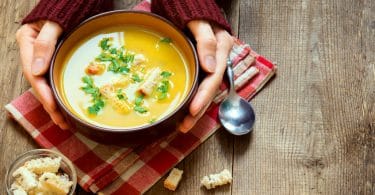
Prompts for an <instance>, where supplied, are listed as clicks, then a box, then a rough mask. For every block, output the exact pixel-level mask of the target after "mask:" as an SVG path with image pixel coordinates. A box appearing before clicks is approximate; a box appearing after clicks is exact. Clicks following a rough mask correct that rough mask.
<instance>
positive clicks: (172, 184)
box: [164, 168, 184, 191]
mask: <svg viewBox="0 0 375 195" xmlns="http://www.w3.org/2000/svg"><path fill="white" fill-rule="evenodd" d="M183 172H184V171H182V170H179V169H176V168H173V169H172V171H171V172H170V173H169V175H168V177H167V179H165V180H164V187H165V188H167V189H168V190H172V191H175V190H176V188H177V186H178V183H179V182H180V180H181V178H182V174H183Z"/></svg>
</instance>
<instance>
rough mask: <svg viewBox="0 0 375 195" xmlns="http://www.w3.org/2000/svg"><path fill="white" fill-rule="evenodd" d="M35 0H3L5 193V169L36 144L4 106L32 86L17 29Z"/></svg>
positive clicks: (0, 78) (0, 150)
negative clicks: (25, 71)
mask: <svg viewBox="0 0 375 195" xmlns="http://www.w3.org/2000/svg"><path fill="white" fill-rule="evenodd" d="M34 5H35V1H25V2H24V1H22V2H21V1H17V2H16V1H11V0H2V1H0V9H1V10H2V11H1V12H0V43H1V46H0V59H1V61H0V67H1V69H0V87H1V95H0V106H1V108H0V118H1V120H0V159H1V160H0V166H1V169H0V183H1V185H2V187H1V188H0V189H1V191H0V192H1V194H6V192H5V187H3V184H4V179H5V172H6V169H7V168H8V167H9V165H10V163H11V162H12V161H13V160H14V159H15V158H16V156H18V155H20V154H21V153H24V152H26V151H28V150H30V149H32V148H34V147H36V144H35V143H34V141H33V140H32V139H31V138H30V136H29V135H28V134H27V133H26V131H24V130H23V128H22V127H20V126H19V125H18V124H17V123H15V122H14V121H13V120H9V119H7V114H6V112H5V109H4V105H5V104H6V103H8V102H9V101H11V100H12V99H13V98H15V97H17V96H18V95H20V94H21V93H22V92H23V91H25V90H26V89H27V88H29V85H28V84H27V82H26V81H25V79H24V78H23V76H22V69H21V62H20V59H19V54H18V46H17V43H16V40H15V36H14V35H15V32H16V31H17V29H18V27H19V23H20V20H21V19H22V18H23V16H25V15H26V14H27V13H28V12H29V11H30V9H31V8H32V7H34Z"/></svg>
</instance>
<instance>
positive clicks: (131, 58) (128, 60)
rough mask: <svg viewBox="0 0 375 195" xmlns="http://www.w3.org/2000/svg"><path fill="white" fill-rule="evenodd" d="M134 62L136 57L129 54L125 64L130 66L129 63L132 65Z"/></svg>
mask: <svg viewBox="0 0 375 195" xmlns="http://www.w3.org/2000/svg"><path fill="white" fill-rule="evenodd" d="M133 61H134V55H132V54H127V55H126V56H125V58H124V62H125V63H127V64H129V63H132V62H133Z"/></svg>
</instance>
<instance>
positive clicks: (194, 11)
mask: <svg viewBox="0 0 375 195" xmlns="http://www.w3.org/2000/svg"><path fill="white" fill-rule="evenodd" d="M151 10H152V12H154V13H156V14H159V15H161V16H163V17H165V18H167V19H169V20H170V21H172V22H173V23H174V24H175V25H177V27H179V28H181V29H185V28H186V24H187V23H188V22H190V21H191V20H197V19H202V20H207V21H209V22H211V23H214V24H216V25H219V26H220V27H222V28H224V29H225V30H227V31H228V32H231V28H230V25H229V24H228V22H227V21H226V20H225V18H224V16H223V14H222V13H221V11H220V8H219V7H218V5H217V4H216V2H215V0H152V3H151Z"/></svg>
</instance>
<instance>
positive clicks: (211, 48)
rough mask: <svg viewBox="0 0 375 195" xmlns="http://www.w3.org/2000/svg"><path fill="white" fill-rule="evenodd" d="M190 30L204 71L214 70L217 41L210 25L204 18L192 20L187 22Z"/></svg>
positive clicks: (211, 71)
mask: <svg viewBox="0 0 375 195" xmlns="http://www.w3.org/2000/svg"><path fill="white" fill-rule="evenodd" d="M188 27H189V29H190V31H191V32H192V33H193V35H194V38H195V40H196V41H197V50H198V57H199V61H200V63H201V66H202V68H203V69H204V70H205V71H206V72H210V73H213V72H215V67H216V47H217V41H216V37H215V34H214V32H213V30H212V27H211V25H210V24H209V23H208V22H207V21H204V20H193V21H191V22H189V23H188Z"/></svg>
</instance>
